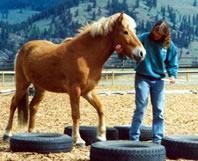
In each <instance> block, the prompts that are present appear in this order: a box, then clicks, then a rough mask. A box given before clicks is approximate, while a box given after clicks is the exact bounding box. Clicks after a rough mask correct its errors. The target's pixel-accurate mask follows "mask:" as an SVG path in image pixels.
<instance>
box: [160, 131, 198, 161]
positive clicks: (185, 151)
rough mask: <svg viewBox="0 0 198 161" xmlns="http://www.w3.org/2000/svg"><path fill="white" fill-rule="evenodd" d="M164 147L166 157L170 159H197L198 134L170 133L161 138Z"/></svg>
mask: <svg viewBox="0 0 198 161" xmlns="http://www.w3.org/2000/svg"><path fill="white" fill-rule="evenodd" d="M162 145H163V146H165V148H166V153H167V157H168V158H170V159H179V158H183V159H193V160H198V136H194V135H170V136H165V137H164V138H163V139H162Z"/></svg>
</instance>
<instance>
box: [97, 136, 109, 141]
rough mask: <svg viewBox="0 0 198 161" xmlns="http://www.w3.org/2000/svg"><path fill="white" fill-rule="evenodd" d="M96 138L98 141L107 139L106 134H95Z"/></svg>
mask: <svg viewBox="0 0 198 161" xmlns="http://www.w3.org/2000/svg"><path fill="white" fill-rule="evenodd" d="M97 140H98V141H106V140H107V139H106V136H105V135H103V136H97Z"/></svg>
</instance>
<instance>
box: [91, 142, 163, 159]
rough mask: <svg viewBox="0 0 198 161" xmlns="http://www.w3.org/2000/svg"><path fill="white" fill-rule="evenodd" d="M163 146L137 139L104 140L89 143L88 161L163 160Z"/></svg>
mask: <svg viewBox="0 0 198 161" xmlns="http://www.w3.org/2000/svg"><path fill="white" fill-rule="evenodd" d="M165 160H166V150H165V147H164V146H162V145H159V144H154V143H149V142H139V141H127V140H117V141H105V142H97V143H94V144H92V145H91V149H90V161H165Z"/></svg>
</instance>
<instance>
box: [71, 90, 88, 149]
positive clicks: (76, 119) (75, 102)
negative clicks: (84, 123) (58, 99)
mask: <svg viewBox="0 0 198 161" xmlns="http://www.w3.org/2000/svg"><path fill="white" fill-rule="evenodd" d="M80 93H81V90H80V87H73V88H72V90H71V91H70V92H69V96H70V104H71V111H72V119H73V129H72V137H73V141H74V144H75V145H77V146H81V147H84V146H85V141H84V140H83V139H82V138H81V136H80V109H79V104H80Z"/></svg>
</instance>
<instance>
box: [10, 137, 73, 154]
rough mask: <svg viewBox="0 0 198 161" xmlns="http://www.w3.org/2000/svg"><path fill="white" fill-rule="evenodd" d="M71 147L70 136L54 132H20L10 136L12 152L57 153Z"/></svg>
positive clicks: (68, 149)
mask: <svg viewBox="0 0 198 161" xmlns="http://www.w3.org/2000/svg"><path fill="white" fill-rule="evenodd" d="M72 148H73V139H72V137H70V136H68V135H65V134H56V133H21V134H17V135H14V136H12V137H11V139H10V149H11V150H12V151H13V152H38V153H59V152H69V151H71V150H72Z"/></svg>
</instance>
